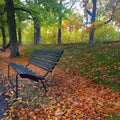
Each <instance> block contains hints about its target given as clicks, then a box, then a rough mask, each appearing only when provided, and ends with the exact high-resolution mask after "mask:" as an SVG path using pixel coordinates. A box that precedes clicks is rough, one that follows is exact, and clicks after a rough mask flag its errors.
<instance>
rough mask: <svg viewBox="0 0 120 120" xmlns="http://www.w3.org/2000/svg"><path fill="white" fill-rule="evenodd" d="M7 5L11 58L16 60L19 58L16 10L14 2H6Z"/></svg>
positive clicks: (6, 0)
mask: <svg viewBox="0 0 120 120" xmlns="http://www.w3.org/2000/svg"><path fill="white" fill-rule="evenodd" d="M5 4H6V12H7V21H8V27H9V37H10V57H11V58H14V57H16V56H19V51H18V44H17V35H16V23H15V9H14V3H13V0H5Z"/></svg>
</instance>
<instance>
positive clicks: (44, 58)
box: [29, 50, 63, 72]
mask: <svg viewBox="0 0 120 120" xmlns="http://www.w3.org/2000/svg"><path fill="white" fill-rule="evenodd" d="M62 54H63V50H34V51H33V53H32V55H31V56H30V58H29V62H30V63H31V64H34V65H36V66H38V67H40V68H42V69H44V70H46V71H50V72H51V71H52V70H53V68H54V67H55V65H56V64H57V62H58V61H59V60H60V57H61V55H62Z"/></svg>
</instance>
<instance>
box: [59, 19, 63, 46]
mask: <svg viewBox="0 0 120 120" xmlns="http://www.w3.org/2000/svg"><path fill="white" fill-rule="evenodd" d="M58 25H59V28H58V45H60V44H61V43H62V41H61V33H62V32H61V25H62V17H59V24H58Z"/></svg>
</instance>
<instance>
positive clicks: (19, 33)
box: [18, 28, 22, 45]
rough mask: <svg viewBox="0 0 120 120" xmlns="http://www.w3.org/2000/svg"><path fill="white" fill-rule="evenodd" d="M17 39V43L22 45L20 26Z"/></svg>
mask: <svg viewBox="0 0 120 120" xmlns="http://www.w3.org/2000/svg"><path fill="white" fill-rule="evenodd" d="M18 41H19V45H22V33H21V29H20V28H18Z"/></svg>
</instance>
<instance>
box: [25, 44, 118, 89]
mask: <svg viewBox="0 0 120 120" xmlns="http://www.w3.org/2000/svg"><path fill="white" fill-rule="evenodd" d="M33 49H63V50H64V54H63V57H62V60H61V61H60V63H59V65H60V66H62V67H65V68H67V69H68V70H69V71H70V72H71V74H72V75H76V74H77V75H85V76H87V77H88V78H91V79H93V80H94V81H95V83H102V84H105V85H108V86H109V87H111V88H112V89H114V90H117V91H120V80H119V78H120V68H119V66H120V62H119V61H120V56H119V53H120V43H109V44H102V43H101V44H97V43H96V44H93V45H92V46H89V45H88V44H68V45H61V46H59V45H40V46H32V47H27V48H26V52H25V54H24V56H29V55H30V54H31V52H32V50H33Z"/></svg>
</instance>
